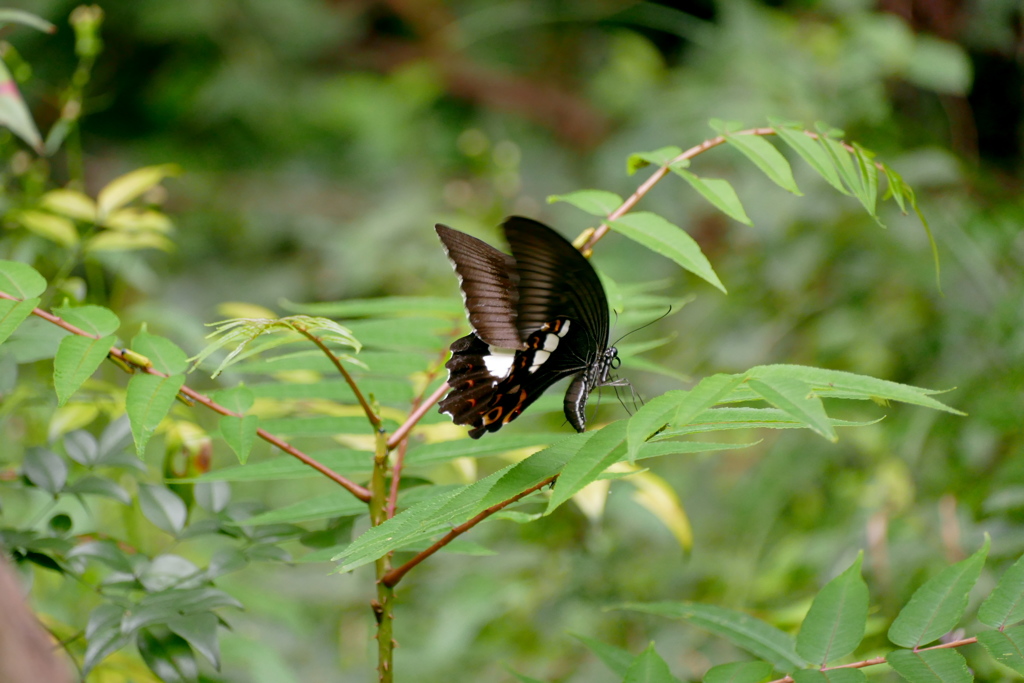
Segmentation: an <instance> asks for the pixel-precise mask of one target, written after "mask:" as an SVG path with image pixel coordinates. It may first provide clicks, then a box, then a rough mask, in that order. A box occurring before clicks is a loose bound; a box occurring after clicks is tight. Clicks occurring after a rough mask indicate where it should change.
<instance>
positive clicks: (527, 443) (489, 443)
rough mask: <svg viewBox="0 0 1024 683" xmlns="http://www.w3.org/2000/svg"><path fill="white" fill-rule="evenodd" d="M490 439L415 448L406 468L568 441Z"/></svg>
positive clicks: (538, 436)
mask: <svg viewBox="0 0 1024 683" xmlns="http://www.w3.org/2000/svg"><path fill="white" fill-rule="evenodd" d="M488 437H492V438H487V439H468V438H467V439H459V440H457V441H443V442H439V443H429V444H422V445H419V446H413V447H411V448H410V449H409V452H408V453H406V455H405V464H406V466H411V465H414V464H415V465H417V466H421V465H436V464H439V463H443V462H448V461H450V460H454V459H456V458H482V457H485V456H489V455H497V454H499V453H505V452H507V451H512V450H517V449H520V448H528V447H531V446H546V445H548V444H551V443H554V442H555V441H560V440H562V439H564V438H565V434H555V433H551V434H547V433H543V432H535V433H530V434H501V433H498V434H493V435H491V434H488Z"/></svg>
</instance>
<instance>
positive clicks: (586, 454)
mask: <svg viewBox="0 0 1024 683" xmlns="http://www.w3.org/2000/svg"><path fill="white" fill-rule="evenodd" d="M626 425H627V422H626V421H625V420H619V421H618V422H613V423H612V424H610V425H608V426H606V427H604V428H603V429H601V430H599V431H598V432H597V434H596V435H595V436H594V437H593V438H591V439H590V440H589V441H587V443H586V444H585V445H584V446H583V447H582V448H581V449H580V450H579V452H578V453H577V454H576V455H575V456H573V458H572V459H571V460H570V461H569V462H568V463H567V464H566V465H565V467H564V468H563V469H562V473H561V475H560V476H559V477H558V482H557V483H556V484H555V490H554V492H553V493H552V494H551V498H550V499H549V500H548V507H547V510H546V511H545V514H548V515H549V514H551V513H552V512H553V511H554V510H555V509H556V508H558V507H559V506H560V505H561V504H562V503H564V502H566V501H567V500H569V499H570V498H571V497H572V496H574V495H576V493H578V492H579V491H580V489H582V488H583V487H584V486H586V485H587V484H589V483H590V482H592V481H594V480H595V479H597V477H598V476H600V474H601V473H602V472H604V471H605V470H606V469H607V468H608V467H609V466H610V465H611V464H612V463H614V462H616V461H617V460H618V459H619V458H620V457H621V455H622V454H621V453H619V452H618V451H619V450H624V445H623V444H624V442H625V439H626Z"/></svg>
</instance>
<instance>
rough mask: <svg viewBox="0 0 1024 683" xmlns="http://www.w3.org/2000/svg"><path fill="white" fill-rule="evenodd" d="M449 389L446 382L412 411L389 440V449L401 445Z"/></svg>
mask: <svg viewBox="0 0 1024 683" xmlns="http://www.w3.org/2000/svg"><path fill="white" fill-rule="evenodd" d="M448 389H449V386H448V382H445V383H444V384H442V385H441V386H439V387H438V388H437V390H436V391H434V393H432V394H431V395H430V396H429V397H428V398H427V400H426V401H424V402H423V403H421V404H420V405H419V406H418V407H417V408H416V410H414V411H412V412H411V413H410V414H409V417H408V418H406V420H405V423H403V424H402V426H401V427H399V428H398V429H396V430H395V431H394V433H392V434H391V438H389V439H388V448H389V449H390V448H394V447H395V446H397V445H398V444H399V443H401V441H402V439H404V438H405V437H406V435H407V434H408V433H409V430H411V429H412V428H413V427H415V426H416V423H417V422H419V421H420V420H421V419H423V416H424V415H426V414H427V411H428V410H430V408H431V407H432V406H433V405H434V404H435V403H437V402H438V401H440V400H441V397H443V396H444V395H445V392H447V391H448Z"/></svg>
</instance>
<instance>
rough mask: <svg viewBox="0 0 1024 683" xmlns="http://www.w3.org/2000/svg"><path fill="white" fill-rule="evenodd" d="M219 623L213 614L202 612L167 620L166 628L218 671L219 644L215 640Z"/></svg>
mask: <svg viewBox="0 0 1024 683" xmlns="http://www.w3.org/2000/svg"><path fill="white" fill-rule="evenodd" d="M219 623H220V622H219V621H218V620H217V615H215V614H214V613H213V612H202V613H199V614H190V615H188V616H184V617H175V618H173V619H168V620H167V627H168V628H169V629H171V630H172V631H174V632H175V633H177V634H178V635H179V636H181V637H182V638H184V639H185V640H186V641H188V644H189V645H191V646H192V647H194V648H195V649H196V651H197V652H199V654H201V655H202V656H204V657H206V659H207V660H209V662H210V663H211V664H213V667H214V668H215V669H220V642H219V641H218V639H217V625H218V624H219Z"/></svg>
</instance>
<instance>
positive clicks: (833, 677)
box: [790, 669, 868, 683]
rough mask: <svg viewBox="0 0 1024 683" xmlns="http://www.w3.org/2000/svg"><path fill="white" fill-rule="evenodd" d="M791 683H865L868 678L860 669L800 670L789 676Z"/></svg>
mask: <svg viewBox="0 0 1024 683" xmlns="http://www.w3.org/2000/svg"><path fill="white" fill-rule="evenodd" d="M790 676H792V677H793V683H866V681H867V680H868V677H867V676H865V675H864V672H863V671H862V670H860V669H830V670H828V671H819V670H818V669H800V670H799V671H794V672H793V673H791V674H790Z"/></svg>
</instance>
